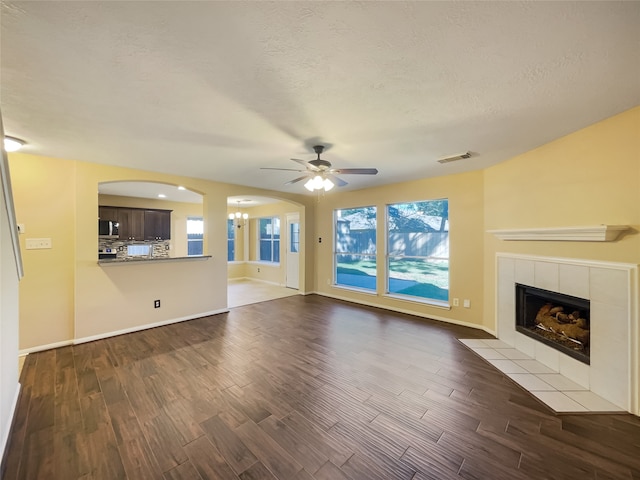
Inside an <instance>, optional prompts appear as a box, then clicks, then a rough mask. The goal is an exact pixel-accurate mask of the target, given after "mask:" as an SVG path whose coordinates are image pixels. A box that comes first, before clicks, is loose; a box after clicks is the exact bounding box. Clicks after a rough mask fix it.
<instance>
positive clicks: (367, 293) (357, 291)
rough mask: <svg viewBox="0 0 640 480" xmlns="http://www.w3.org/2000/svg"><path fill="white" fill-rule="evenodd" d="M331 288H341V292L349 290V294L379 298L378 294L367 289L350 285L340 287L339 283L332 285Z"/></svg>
mask: <svg viewBox="0 0 640 480" xmlns="http://www.w3.org/2000/svg"><path fill="white" fill-rule="evenodd" d="M330 286H331V287H333V288H339V289H340V290H347V291H349V292H355V293H364V294H365V295H371V296H374V297H376V296H378V292H376V291H375V290H369V289H366V288H358V287H350V286H348V285H339V284H337V283H332V284H331V285H330Z"/></svg>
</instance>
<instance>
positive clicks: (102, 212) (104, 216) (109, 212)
mask: <svg viewBox="0 0 640 480" xmlns="http://www.w3.org/2000/svg"><path fill="white" fill-rule="evenodd" d="M98 218H99V219H100V220H109V221H112V222H117V221H118V208H117V207H98Z"/></svg>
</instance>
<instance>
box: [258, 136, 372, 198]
mask: <svg viewBox="0 0 640 480" xmlns="http://www.w3.org/2000/svg"><path fill="white" fill-rule="evenodd" d="M323 150H324V145H315V146H314V147H313V151H314V152H316V154H317V155H318V158H316V159H315V160H309V161H306V160H300V159H299V158H292V159H291V160H293V161H294V162H298V163H299V164H300V165H302V166H304V167H305V168H304V170H302V169H299V168H272V167H262V168H261V170H286V171H289V172H303V173H304V175H303V176H301V177H298V178H294V179H293V180H290V181H288V182H286V183H285V185H293V184H294V183H298V182H301V181H302V180H305V179H306V180H307V182H306V183H305V184H304V186H305V188H306V189H307V190H309V191H311V192H313V191H314V190H322V189H324V191H325V192H328V191H329V190H331V189H332V188H333V187H334V186H335V185H337V186H339V187H342V186H344V185H347V182H345V181H344V180H342V179H341V178H339V177H336V174H340V175H376V174H377V173H378V169H377V168H333V167H332V165H331V162H329V161H327V160H323V159H321V158H320V154H321V153H322V151H323Z"/></svg>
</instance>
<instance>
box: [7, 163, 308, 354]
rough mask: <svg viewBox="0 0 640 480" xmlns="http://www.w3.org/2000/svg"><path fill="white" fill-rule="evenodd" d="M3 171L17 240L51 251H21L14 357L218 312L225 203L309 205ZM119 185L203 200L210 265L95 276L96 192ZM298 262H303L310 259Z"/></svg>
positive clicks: (211, 187) (225, 189)
mask: <svg viewBox="0 0 640 480" xmlns="http://www.w3.org/2000/svg"><path fill="white" fill-rule="evenodd" d="M10 165H11V172H12V175H14V193H15V197H16V213H17V217H18V221H19V222H20V223H24V224H25V226H26V230H27V234H26V235H25V237H28V238H31V237H32V236H33V237H37V238H39V237H50V238H52V242H53V248H52V249H49V250H35V251H34V250H29V251H26V250H24V249H23V252H24V253H25V256H26V258H25V278H24V280H23V281H22V282H21V284H20V299H21V300H20V301H21V304H24V305H25V309H24V310H23V311H21V315H20V348H21V349H22V350H23V351H31V350H38V349H42V348H48V347H49V348H50V347H52V346H57V345H62V344H65V343H72V342H74V341H82V340H87V339H92V338H98V337H101V336H108V335H110V334H113V333H114V332H124V331H131V330H135V329H139V328H144V327H146V326H150V325H157V324H161V323H167V322H171V321H176V320H180V319H185V318H190V317H194V316H199V315H204V314H208V313H211V312H220V311H225V310H226V308H227V258H226V244H227V238H226V218H227V197H229V196H235V195H258V196H271V197H273V196H280V197H281V198H287V199H290V200H293V201H295V202H299V203H300V204H303V205H306V207H307V208H306V209H305V212H306V214H307V215H309V216H310V218H313V203H312V200H311V199H309V198H308V197H304V196H300V195H294V194H283V193H279V192H271V191H267V190H262V189H252V188H248V187H239V186H236V185H229V184H223V183H217V182H211V181H206V180H200V179H194V178H187V177H180V176H175V175H164V174H159V173H153V172H146V171H140V170H133V169H127V168H120V167H110V166H106V165H99V164H92V163H87V162H80V161H72V160H60V159H54V158H46V157H39V156H34V155H27V154H12V155H11V157H10ZM14 172H15V173H14ZM126 180H129V181H152V182H161V183H168V184H171V185H176V186H177V185H184V186H185V187H186V188H188V189H190V190H192V191H196V192H198V193H201V194H203V195H204V202H203V206H202V212H203V215H204V217H205V253H207V254H209V255H212V257H213V258H211V259H209V260H200V261H194V260H187V261H174V262H164V263H159V264H158V263H156V264H151V263H149V264H142V265H132V264H127V265H119V266H109V267H103V266H99V265H98V263H97V259H96V243H97V222H96V216H97V211H98V196H97V194H96V192H97V188H98V184H99V183H101V182H106V181H126ZM22 241H23V242H24V240H22ZM23 247H24V245H23ZM306 255H307V256H308V257H309V258H308V261H309V262H311V259H312V258H313V250H312V249H310V250H308V251H307V252H306ZM305 275H306V274H305ZM305 283H306V285H310V284H312V283H313V279H311V278H306V276H305V278H301V284H302V291H304V288H305ZM154 299H160V300H161V302H162V307H161V308H160V309H154V308H153V300H154ZM52 306H53V308H52Z"/></svg>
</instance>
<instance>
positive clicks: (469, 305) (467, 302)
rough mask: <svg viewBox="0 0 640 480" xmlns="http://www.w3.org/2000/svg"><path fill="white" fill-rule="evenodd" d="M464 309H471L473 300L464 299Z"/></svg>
mask: <svg viewBox="0 0 640 480" xmlns="http://www.w3.org/2000/svg"><path fill="white" fill-rule="evenodd" d="M464 308H471V300H469V299H468V298H465V299H464Z"/></svg>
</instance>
